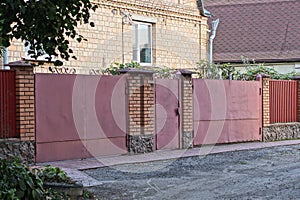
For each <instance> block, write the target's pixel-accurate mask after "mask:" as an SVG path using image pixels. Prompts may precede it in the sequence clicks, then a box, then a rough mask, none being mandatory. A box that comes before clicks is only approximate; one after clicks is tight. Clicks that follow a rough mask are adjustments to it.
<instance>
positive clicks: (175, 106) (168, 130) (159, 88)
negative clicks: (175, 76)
mask: <svg viewBox="0 0 300 200" xmlns="http://www.w3.org/2000/svg"><path fill="white" fill-rule="evenodd" d="M178 97H179V81H178V80H167V79H157V80H156V83H155V120H156V137H155V139H156V149H176V148H179V139H180V137H179V133H180V132H179V101H178Z"/></svg>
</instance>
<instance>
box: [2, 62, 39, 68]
mask: <svg viewBox="0 0 300 200" xmlns="http://www.w3.org/2000/svg"><path fill="white" fill-rule="evenodd" d="M5 66H9V67H11V68H12V67H34V66H33V65H32V64H30V63H28V62H26V61H24V60H19V61H15V62H10V63H8V64H6V65H5Z"/></svg>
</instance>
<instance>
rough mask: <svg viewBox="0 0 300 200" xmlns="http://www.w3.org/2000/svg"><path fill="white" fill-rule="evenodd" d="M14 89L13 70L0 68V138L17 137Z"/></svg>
mask: <svg viewBox="0 0 300 200" xmlns="http://www.w3.org/2000/svg"><path fill="white" fill-rule="evenodd" d="M15 91H16V90H15V72H14V71H5V70H0V138H15V137H17V133H16V94H15V93H16V92H15Z"/></svg>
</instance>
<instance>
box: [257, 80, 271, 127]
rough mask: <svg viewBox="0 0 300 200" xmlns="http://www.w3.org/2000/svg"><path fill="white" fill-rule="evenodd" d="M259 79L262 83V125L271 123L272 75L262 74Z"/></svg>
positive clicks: (265, 125)
mask: <svg viewBox="0 0 300 200" xmlns="http://www.w3.org/2000/svg"><path fill="white" fill-rule="evenodd" d="M257 80H258V81H261V83H262V91H261V93H262V126H263V127H267V126H269V125H270V76H269V75H266V74H260V75H258V76H257Z"/></svg>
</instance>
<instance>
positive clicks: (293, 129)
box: [263, 122, 300, 142]
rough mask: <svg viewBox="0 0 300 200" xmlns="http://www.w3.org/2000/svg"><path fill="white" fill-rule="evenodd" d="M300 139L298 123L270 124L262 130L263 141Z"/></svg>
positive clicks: (299, 124) (299, 125)
mask: <svg viewBox="0 0 300 200" xmlns="http://www.w3.org/2000/svg"><path fill="white" fill-rule="evenodd" d="M289 139H300V123H299V122H295V123H282V124H270V125H269V126H268V127H264V128H263V141H264V142H271V141H278V140H289Z"/></svg>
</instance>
